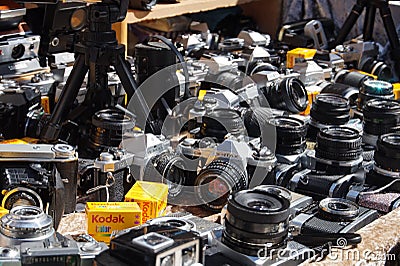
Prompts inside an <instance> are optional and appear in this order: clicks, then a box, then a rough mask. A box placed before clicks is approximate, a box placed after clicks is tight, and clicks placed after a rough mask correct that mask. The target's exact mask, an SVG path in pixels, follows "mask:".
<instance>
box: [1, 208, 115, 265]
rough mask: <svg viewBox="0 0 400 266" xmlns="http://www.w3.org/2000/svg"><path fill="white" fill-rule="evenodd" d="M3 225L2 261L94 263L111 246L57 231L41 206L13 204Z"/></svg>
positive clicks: (4, 217)
mask: <svg viewBox="0 0 400 266" xmlns="http://www.w3.org/2000/svg"><path fill="white" fill-rule="evenodd" d="M10 225H12V226H11V227H10ZM1 229H2V230H1V232H2V233H1V234H0V243H1V248H0V263H1V264H2V265H59V264H61V263H62V264H65V265H82V266H84V265H92V263H93V259H94V257H95V256H96V255H97V254H99V253H100V252H101V251H103V250H106V249H107V246H106V245H105V244H104V243H98V242H95V241H94V242H76V241H74V240H72V239H69V238H67V237H64V236H63V235H61V234H59V233H56V232H55V230H54V228H53V227H52V219H51V217H50V216H48V215H46V214H44V213H43V211H42V210H41V209H39V208H37V207H28V206H19V207H15V208H13V209H12V210H11V211H10V213H9V214H6V215H5V216H3V217H2V218H1Z"/></svg>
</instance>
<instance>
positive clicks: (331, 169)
mask: <svg viewBox="0 0 400 266" xmlns="http://www.w3.org/2000/svg"><path fill="white" fill-rule="evenodd" d="M361 143H362V141H361V136H360V133H359V132H358V131H357V130H356V129H353V128H348V127H329V128H325V129H322V130H321V131H320V132H319V134H318V137H317V144H316V146H315V157H316V161H317V163H316V170H320V171H326V172H327V173H332V174H347V173H348V171H350V172H354V171H355V170H357V169H358V166H359V165H360V164H361V163H362V160H363V159H362V146H361Z"/></svg>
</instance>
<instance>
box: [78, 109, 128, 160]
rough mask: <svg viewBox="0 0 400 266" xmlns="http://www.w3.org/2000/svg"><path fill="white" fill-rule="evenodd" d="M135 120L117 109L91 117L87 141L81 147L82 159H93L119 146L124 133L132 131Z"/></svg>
mask: <svg viewBox="0 0 400 266" xmlns="http://www.w3.org/2000/svg"><path fill="white" fill-rule="evenodd" d="M134 127H135V118H134V117H133V116H130V115H128V114H126V113H125V112H123V111H121V110H119V109H104V110H100V111H98V112H96V113H95V114H94V115H93V117H92V125H91V128H90V131H89V140H88V141H87V142H85V143H83V145H81V147H85V148H84V149H82V150H80V151H79V152H80V154H79V155H80V156H81V157H82V158H88V159H95V158H97V157H98V156H99V155H100V153H101V152H104V151H107V150H108V149H110V148H116V147H118V146H119V145H120V143H121V141H122V138H123V135H124V133H126V132H128V131H129V130H133V128H134ZM82 141H83V140H82Z"/></svg>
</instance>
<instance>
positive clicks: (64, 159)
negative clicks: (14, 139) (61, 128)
mask: <svg viewBox="0 0 400 266" xmlns="http://www.w3.org/2000/svg"><path fill="white" fill-rule="evenodd" d="M77 170H78V158H77V154H76V153H75V149H74V148H73V147H72V146H69V145H65V144H56V145H48V144H2V145H0V174H1V182H0V188H1V190H2V191H3V193H2V195H1V197H2V198H1V199H2V206H3V207H4V208H6V209H12V208H13V207H15V206H21V205H30V206H37V207H40V208H41V209H43V210H47V211H48V214H49V215H50V216H51V217H53V219H54V223H55V228H57V226H58V223H59V221H60V219H61V216H62V215H63V214H64V213H71V212H73V211H75V206H76V186H77Z"/></svg>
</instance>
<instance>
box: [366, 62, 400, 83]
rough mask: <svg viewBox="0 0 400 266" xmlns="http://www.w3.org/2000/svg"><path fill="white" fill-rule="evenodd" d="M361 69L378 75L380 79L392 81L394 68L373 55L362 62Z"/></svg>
mask: <svg viewBox="0 0 400 266" xmlns="http://www.w3.org/2000/svg"><path fill="white" fill-rule="evenodd" d="M360 69H361V70H362V71H364V72H367V73H370V74H372V75H374V76H377V77H378V79H379V80H386V81H390V80H391V79H392V77H393V74H392V69H391V68H390V67H389V66H388V65H386V64H385V63H384V62H381V61H377V60H375V59H374V58H372V57H369V58H367V59H366V60H365V61H364V62H362V66H361V67H360Z"/></svg>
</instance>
